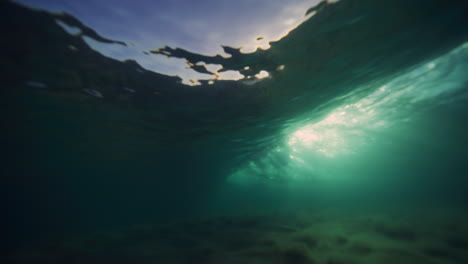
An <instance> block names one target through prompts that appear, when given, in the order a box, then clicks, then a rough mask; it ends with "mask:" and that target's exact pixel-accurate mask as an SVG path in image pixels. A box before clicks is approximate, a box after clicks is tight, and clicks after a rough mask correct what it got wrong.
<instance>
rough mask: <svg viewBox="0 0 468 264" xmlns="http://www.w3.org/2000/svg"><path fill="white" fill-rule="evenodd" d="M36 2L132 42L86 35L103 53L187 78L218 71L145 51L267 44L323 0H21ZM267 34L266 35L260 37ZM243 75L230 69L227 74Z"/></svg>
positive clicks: (208, 51) (211, 51) (246, 48)
mask: <svg viewBox="0 0 468 264" xmlns="http://www.w3.org/2000/svg"><path fill="white" fill-rule="evenodd" d="M17 2H20V3H23V4H26V5H28V6H31V7H35V8H41V9H46V10H49V11H52V12H62V11H63V12H67V13H69V14H71V15H73V16H75V17H76V18H78V19H79V20H81V21H82V22H83V23H84V24H86V25H87V26H89V27H91V28H93V29H94V30H96V31H97V32H98V33H99V34H101V35H102V36H104V37H107V38H110V39H115V40H121V41H124V42H126V43H127V44H129V45H128V46H127V47H123V46H121V45H117V44H103V43H98V42H96V41H93V40H92V39H86V38H85V40H86V41H87V42H88V44H89V45H90V46H92V47H93V48H94V49H96V50H98V51H99V52H101V53H102V54H104V55H106V56H108V57H112V58H116V59H119V60H125V59H134V60H136V61H137V62H138V63H140V65H142V66H143V67H144V68H146V69H149V70H153V71H156V72H160V73H163V74H168V75H175V74H177V75H179V76H181V77H182V78H183V79H184V80H188V79H211V78H212V76H210V75H206V74H205V75H204V74H200V73H197V72H195V71H193V70H188V69H186V66H187V65H186V64H185V60H182V59H175V58H171V59H167V58H166V57H165V56H163V55H157V54H152V55H145V54H143V52H144V51H148V50H152V49H158V48H162V47H164V46H166V45H167V46H170V47H173V48H175V47H180V48H184V49H187V50H190V51H192V52H196V53H201V54H205V55H215V54H221V55H224V56H228V55H227V54H225V53H224V52H223V49H222V47H221V46H222V45H225V46H232V47H242V51H243V52H253V51H255V50H256V49H257V48H263V49H266V48H268V47H269V44H268V42H270V41H273V40H278V39H281V38H282V37H283V36H285V35H286V34H287V33H288V32H289V31H290V30H292V29H294V28H295V27H297V26H298V25H299V24H300V23H302V22H303V21H304V20H305V19H306V18H307V17H306V16H305V13H306V11H307V9H308V8H310V7H312V6H314V5H316V4H317V3H318V2H320V1H319V0H289V1H284V0H238V1H230V0H200V1H193V0H157V1H147V0H116V1H109V0H81V1H76V0H20V1H17ZM259 37H261V38H262V39H259V40H258V38H259ZM223 77H224V78H225V79H239V78H242V77H243V76H242V75H240V74H238V73H232V72H231V73H229V72H227V73H225V74H224V76H221V79H223Z"/></svg>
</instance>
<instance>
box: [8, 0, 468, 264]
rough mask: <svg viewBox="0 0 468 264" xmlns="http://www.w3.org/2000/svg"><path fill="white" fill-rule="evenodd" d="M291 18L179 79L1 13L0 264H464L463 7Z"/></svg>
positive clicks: (60, 29)
mask: <svg viewBox="0 0 468 264" xmlns="http://www.w3.org/2000/svg"><path fill="white" fill-rule="evenodd" d="M20 2H21V1H20ZM25 2H27V1H25ZM103 3H105V4H106V5H108V6H112V3H111V2H110V1H109V2H105V1H104V2H103ZM136 4H138V2H136ZM301 12H302V14H308V17H306V19H304V20H303V21H302V22H300V23H299V24H298V25H297V27H295V28H292V29H291V30H290V31H289V32H288V34H286V35H284V36H282V37H281V38H280V39H278V40H275V41H271V42H270V43H269V47H268V48H264V49H257V50H256V51H253V52H243V51H242V50H240V49H238V48H237V47H229V46H224V47H223V48H222V49H223V50H224V53H225V54H224V55H219V54H218V55H216V54H214V55H213V54H211V55H210V54H204V53H200V52H194V51H191V50H189V49H186V48H179V47H175V46H171V45H169V43H167V45H168V46H164V45H163V46H156V47H154V49H148V50H145V51H144V53H142V54H143V55H142V56H147V57H148V58H153V57H151V56H158V58H164V57H167V59H168V60H173V61H174V60H175V61H178V60H180V61H183V63H186V65H187V68H189V69H187V70H190V71H192V73H199V74H204V75H203V76H204V78H199V79H195V78H193V79H191V80H190V79H187V78H185V75H183V74H182V73H181V74H180V75H176V74H163V73H160V72H157V71H155V70H151V69H149V68H148V67H147V65H143V64H144V63H143V62H142V61H140V60H131V59H128V60H122V59H119V58H117V57H116V56H113V55H115V52H114V51H115V50H117V49H112V48H109V49H105V48H102V47H131V46H132V44H131V43H129V42H128V41H125V40H121V39H111V38H110V37H109V36H105V35H100V33H99V32H98V31H97V30H95V29H93V28H91V27H90V26H88V25H87V23H86V21H81V20H80V19H79V18H78V17H76V16H74V15H71V14H67V13H63V12H62V13H61V12H56V11H54V10H47V9H41V8H38V7H34V8H33V7H31V6H29V5H27V4H24V3H19V2H12V1H1V2H0V13H1V16H0V21H1V23H0V28H1V32H2V39H1V41H0V51H1V53H0V76H1V79H0V80H1V84H2V91H1V93H2V104H1V108H0V109H1V110H2V113H3V127H2V129H1V139H2V152H3V155H2V166H1V174H2V184H1V193H2V202H1V205H2V209H3V210H2V211H3V212H4V213H3V217H2V218H3V219H4V223H5V224H4V228H5V229H6V232H5V235H4V236H3V238H4V239H3V243H2V245H3V246H2V263H222V264H224V263H227V264H230V263H252V264H253V263H260V264H264V263H265V264H266V263H273V264H276V263H278V264H279V263H293V264H305V263H310V264H313V263H320V264H349V263H373V264H380V263H411V264H417V263H459V264H462V263H468V224H467V221H466V219H467V216H468V152H467V149H468V133H467V131H468V121H467V120H468V74H467V72H468V16H467V14H468V2H466V1H442V0H425V1H419V0H412V1H403V0H393V1H386V0H382V1H374V0H341V1H333V2H331V1H330V2H328V3H327V2H321V4H318V5H315V6H311V8H310V9H307V8H306V9H305V10H301ZM274 15H275V14H271V16H274ZM239 19H240V18H239ZM301 19H302V18H301ZM119 26H121V25H116V27H119ZM260 37H261V36H259V39H260ZM100 45H101V46H100ZM106 45H108V46H106ZM106 52H108V53H106ZM112 52H114V53H112ZM164 59H166V58H164ZM209 65H218V66H219V65H220V66H222V67H218V69H217V70H213V67H209ZM229 72H230V73H235V74H237V75H240V76H241V77H238V78H233V79H229V78H220V76H221V77H222V76H223V74H224V73H229ZM235 74H234V75H235Z"/></svg>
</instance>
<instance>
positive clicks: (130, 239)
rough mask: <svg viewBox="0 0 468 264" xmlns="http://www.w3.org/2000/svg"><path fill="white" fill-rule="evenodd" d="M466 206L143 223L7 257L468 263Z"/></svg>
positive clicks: (171, 262)
mask: <svg viewBox="0 0 468 264" xmlns="http://www.w3.org/2000/svg"><path fill="white" fill-rule="evenodd" d="M467 216H468V214H467V211H463V210H429V211H427V210H425V211H423V212H414V211H413V212H405V213H402V212H400V213H395V212H393V213H362V212H359V213H358V212H352V211H350V212H347V213H344V212H341V213H340V212H331V211H330V212H307V211H302V212H294V213H274V214H273V213H269V214H258V215H253V214H249V215H241V216H240V215H237V216H229V217H227V216H211V217H204V218H200V219H196V220H185V221H183V222H181V221H179V222H170V223H157V224H144V225H138V226H132V227H129V228H127V229H125V230H118V231H112V232H103V233H94V234H92V235H91V234H88V235H86V236H77V237H73V238H67V239H64V240H60V241H58V240H55V241H48V242H43V243H40V244H39V245H36V246H31V247H28V248H24V249H22V250H19V251H17V252H15V253H13V254H12V255H11V256H9V257H8V260H7V263H89V264H93V263H114V264H120V263H144V264H146V263H163V264H165V263H167V264H175V263H186V264H198V263H205V264H210V263H220V264H234V263H242V264H286V263H291V264H307V263H309V264H314V263H320V264H354V263H356V264H366V263H369V264H371V263H372V264H387V263H388V264H405V263H408V264H419V263H421V264H422V263H425V264H431V263H459V264H466V263H468V221H467V220H466V219H467Z"/></svg>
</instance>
